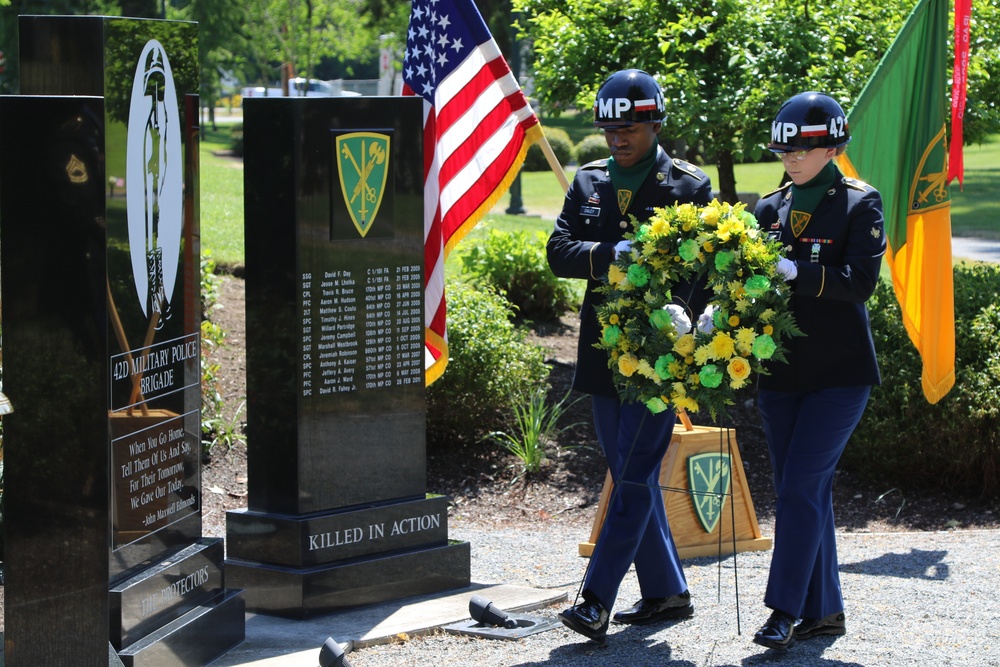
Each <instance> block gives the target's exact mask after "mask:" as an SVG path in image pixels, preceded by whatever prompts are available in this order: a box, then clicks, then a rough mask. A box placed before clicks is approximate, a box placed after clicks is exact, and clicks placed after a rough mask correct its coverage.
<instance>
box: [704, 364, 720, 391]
mask: <svg viewBox="0 0 1000 667" xmlns="http://www.w3.org/2000/svg"><path fill="white" fill-rule="evenodd" d="M698 377H700V378H701V384H702V385H703V386H705V387H708V388H709V389H715V388H716V387H718V386H719V385H720V384H722V371H720V370H719V368H718V367H717V366H716V365H715V364H708V365H707V366H702V367H701V370H700V371H698Z"/></svg>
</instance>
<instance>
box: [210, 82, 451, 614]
mask: <svg viewBox="0 0 1000 667" xmlns="http://www.w3.org/2000/svg"><path fill="white" fill-rule="evenodd" d="M243 113H244V138H245V154H244V180H245V202H246V204H245V229H246V303H247V306H246V307H247V419H248V423H247V448H248V449H247V475H248V482H247V483H248V491H249V496H248V504H249V507H248V508H247V509H246V510H240V511H234V512H229V513H228V514H227V517H226V524H227V527H226V540H227V560H226V572H227V580H228V581H230V582H232V584H233V585H234V586H238V587H240V588H244V589H245V590H246V602H247V608H248V609H250V610H254V611H259V612H262V613H269V614H274V615H281V616H290V617H298V618H301V617H305V616H309V615H313V614H319V613H327V612H333V611H340V610H344V609H348V608H351V607H358V606H363V605H368V604H374V603H379V602H384V601H388V600H395V599H400V598H405V597H410V596H413V595H419V594H425V593H433V592H438V591H443V590H451V589H456V588H463V587H466V586H468V585H469V581H470V552H469V545H468V543H455V542H452V541H449V540H448V516H447V507H448V505H447V501H446V499H445V498H443V497H428V496H427V495H426V452H425V445H426V442H425V411H426V408H425V394H424V371H423V284H424V283H423V247H424V245H423V238H424V237H423V205H424V204H423V152H422V145H423V142H422V126H421V124H422V108H421V100H420V98H400V97H396V98H388V97H387V98H377V97H365V98H357V97H355V98H306V99H302V98H299V99H290V98H285V99H282V98H274V99H268V98H261V99H249V100H245V101H244V111H243Z"/></svg>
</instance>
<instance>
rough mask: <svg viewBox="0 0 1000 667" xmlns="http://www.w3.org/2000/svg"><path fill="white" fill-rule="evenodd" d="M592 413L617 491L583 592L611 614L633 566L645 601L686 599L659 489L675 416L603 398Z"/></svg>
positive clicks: (642, 406) (592, 558)
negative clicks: (621, 585) (661, 466)
mask: <svg viewBox="0 0 1000 667" xmlns="http://www.w3.org/2000/svg"><path fill="white" fill-rule="evenodd" d="M593 409H594V425H595V426H596V429H597V439H598V441H599V442H600V443H601V448H602V449H603V450H604V455H605V456H606V457H607V460H608V468H609V469H610V471H611V477H612V478H613V479H614V480H615V482H616V485H615V490H614V492H613V493H612V497H611V502H610V503H609V505H608V513H607V516H606V517H605V520H604V526H603V528H602V529H601V534H600V537H598V539H597V544H596V546H595V547H594V553H593V554H592V555H591V558H590V567H589V569H588V571H587V578H586V581H585V582H584V592H585V594H587V593H589V594H590V595H591V596H595V597H596V598H597V599H598V600H599V601H600V602H601V604H603V605H604V607H605V608H606V609H609V610H610V609H611V608H612V607H613V606H614V603H615V598H616V597H617V596H618V587H619V585H620V584H621V582H622V579H624V578H625V574H626V573H627V572H628V569H629V567H630V566H631V564H632V563H633V562H634V563H635V571H636V576H637V577H638V579H639V587H640V590H641V591H642V597H643V598H664V597H669V596H671V595H676V594H678V593H683V592H684V591H685V590H687V582H686V580H685V579H684V570H683V569H682V568H681V563H680V558H679V557H678V556H677V548H676V547H675V546H674V540H673V537H671V535H670V525H669V524H668V523H667V512H666V510H665V509H664V507H663V495H662V492H661V490H660V488H659V483H660V482H659V478H660V464H661V463H662V461H663V457H664V455H665V454H666V452H667V447H668V446H669V445H670V439H671V438H672V437H673V430H674V423H675V421H676V419H677V418H676V415H675V414H674V413H673V412H671V411H664V412H661V413H660V414H658V415H654V414H653V413H651V412H650V411H649V410H648V409H647V408H646V406H644V405H642V404H638V403H631V404H625V405H622V404H621V403H620V402H619V401H618V399H617V398H611V397H605V396H594V397H593ZM619 480H620V482H619Z"/></svg>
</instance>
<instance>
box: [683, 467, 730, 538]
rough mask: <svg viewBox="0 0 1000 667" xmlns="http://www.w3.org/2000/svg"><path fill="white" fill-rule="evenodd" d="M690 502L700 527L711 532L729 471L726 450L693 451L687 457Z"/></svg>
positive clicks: (721, 502)
mask: <svg viewBox="0 0 1000 667" xmlns="http://www.w3.org/2000/svg"><path fill="white" fill-rule="evenodd" d="M687 463H688V486H689V488H690V490H691V504H692V505H693V506H694V513H695V514H696V515H697V516H698V521H699V522H701V526H702V528H704V529H705V532H706V533H711V532H712V531H714V530H715V527H716V526H717V525H718V524H719V517H720V516H722V508H723V506H724V505H725V501H726V496H727V495H729V486H730V482H731V478H732V475H731V474H730V471H731V462H730V458H729V454H712V453H706V454H695V455H694V456H690V457H688V460H687Z"/></svg>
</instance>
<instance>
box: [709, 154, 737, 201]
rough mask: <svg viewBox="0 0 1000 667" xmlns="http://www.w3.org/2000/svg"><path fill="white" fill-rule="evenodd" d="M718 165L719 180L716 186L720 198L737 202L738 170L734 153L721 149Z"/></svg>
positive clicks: (716, 158) (717, 155)
mask: <svg viewBox="0 0 1000 667" xmlns="http://www.w3.org/2000/svg"><path fill="white" fill-rule="evenodd" d="M715 160H716V166H718V168H719V182H718V183H717V184H716V186H717V187H718V189H719V199H721V200H722V201H724V202H726V203H727V204H735V203H737V202H738V201H739V197H737V196H736V170H735V168H734V166H733V154H732V153H730V152H729V151H719V152H718V153H717V154H716V156H715Z"/></svg>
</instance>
